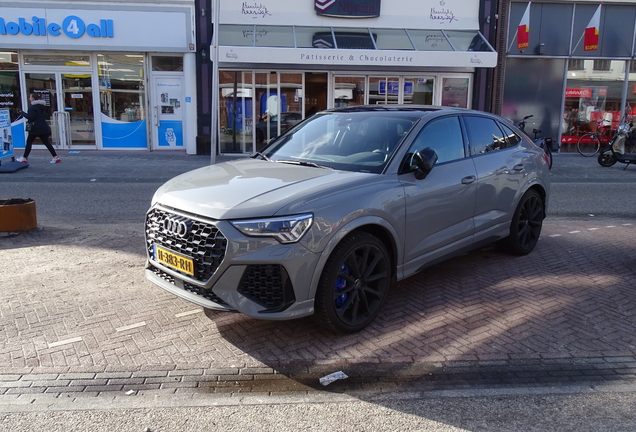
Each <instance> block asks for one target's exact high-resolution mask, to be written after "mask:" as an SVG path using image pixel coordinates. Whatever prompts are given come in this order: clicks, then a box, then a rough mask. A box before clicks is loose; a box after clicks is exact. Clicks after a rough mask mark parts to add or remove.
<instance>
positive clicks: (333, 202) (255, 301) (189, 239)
mask: <svg viewBox="0 0 636 432" xmlns="http://www.w3.org/2000/svg"><path fill="white" fill-rule="evenodd" d="M549 191H550V178H549V170H548V163H547V160H546V158H545V153H544V152H543V151H542V150H541V149H540V148H538V147H537V146H536V145H535V144H534V143H533V142H532V141H531V140H530V139H529V138H528V137H527V136H526V135H525V134H523V133H522V132H521V131H519V130H518V129H517V128H516V127H515V126H514V125H513V124H512V122H510V121H509V120H507V119H504V118H501V117H498V116H495V115H492V114H488V113H484V112H478V111H472V110H464V109H457V108H444V107H432V106H416V105H404V106H399V105H386V106H382V105H373V106H358V107H348V108H343V109H333V110H327V111H323V112H321V113H318V114H316V115H314V116H312V117H310V118H308V119H306V120H304V121H302V122H300V123H299V124H297V125H295V126H294V127H292V128H291V129H289V130H288V131H287V132H285V133H284V134H282V135H281V136H280V137H278V138H277V139H275V140H274V141H272V142H271V143H270V144H269V145H268V146H267V147H266V148H265V149H264V150H262V151H261V152H260V153H257V154H255V155H253V156H252V157H249V158H247V157H246V158H244V159H237V160H235V161H231V162H224V163H219V164H216V165H211V166H208V167H204V168H200V169H197V170H194V171H191V172H188V173H185V174H182V175H180V176H177V177H175V178H173V179H171V180H169V181H168V182H166V183H165V184H164V185H163V186H161V187H160V188H159V189H158V190H157V192H156V193H155V195H154V197H153V199H152V203H151V208H150V210H149V211H148V213H147V215H146V226H145V236H146V246H147V258H148V259H147V265H146V277H147V278H148V279H149V280H150V281H152V282H153V283H154V284H156V285H158V286H160V287H162V288H164V289H165V290H167V291H169V292H171V293H173V294H175V295H177V296H179V297H182V298H184V299H186V300H188V301H190V302H192V303H196V304H197V305H200V306H202V307H203V308H208V309H215V310H222V311H238V312H240V313H243V314H245V315H248V316H250V317H254V318H260V319H270V320H284V319H293V318H298V317H304V316H308V315H313V316H314V317H315V319H316V321H317V322H318V323H319V324H320V325H322V326H324V327H326V328H328V329H331V330H333V331H336V332H345V333H347V332H356V331H359V330H361V329H363V328H364V327H365V326H367V325H368V324H369V323H370V322H372V321H373V319H374V318H375V317H376V316H377V314H378V313H379V312H380V311H381V308H382V304H383V303H384V301H385V300H386V298H387V296H389V295H390V292H391V290H390V287H391V284H392V283H393V282H395V281H398V280H401V279H404V278H407V277H409V276H411V275H413V274H414V273H416V272H418V271H420V270H422V269H424V268H425V267H427V266H430V265H432V264H434V263H437V262H439V261H441V260H443V259H447V258H449V257H452V256H454V255H457V254H459V253H463V252H466V251H468V250H471V249H475V248H478V247H482V246H484V245H487V244H491V243H497V244H498V245H499V246H501V247H502V248H503V249H505V250H506V251H509V252H510V253H513V254H517V255H524V254H527V253H529V252H531V251H532V250H533V249H534V247H535V246H536V244H537V241H538V239H539V235H540V233H541V227H542V223H543V219H544V218H545V215H546V208H547V204H548V198H549ZM423 289H425V287H423Z"/></svg>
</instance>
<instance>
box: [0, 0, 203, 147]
mask: <svg viewBox="0 0 636 432" xmlns="http://www.w3.org/2000/svg"><path fill="white" fill-rule="evenodd" d="M71 3H74V5H73V4H71ZM15 5H16V3H15V1H10V2H9V1H0V47H2V50H3V51H17V52H19V53H20V58H22V57H23V56H24V54H25V53H28V54H36V55H38V54H46V53H54V54H56V55H60V54H62V55H63V54H64V53H65V52H68V53H70V54H79V53H81V54H89V55H90V56H91V72H92V76H93V85H92V92H93V94H92V100H93V111H94V112H95V113H96V115H95V137H96V147H97V148H100V149H101V148H103V146H102V140H101V137H102V127H101V121H99V120H100V117H99V113H100V111H101V110H100V85H101V86H102V89H103V83H101V82H99V80H98V78H97V77H98V76H99V75H98V64H97V61H96V58H97V56H96V54H97V53H100V54H108V53H121V54H128V53H141V54H143V55H144V56H145V62H144V63H145V65H146V66H145V70H144V78H145V81H144V87H145V89H146V95H147V97H146V104H147V106H146V107H145V110H146V113H148V115H147V122H148V124H149V126H148V128H152V127H156V116H154V117H153V115H152V114H154V113H156V112H157V109H156V107H155V106H153V104H154V103H155V101H156V100H157V98H156V97H155V95H154V94H153V88H152V82H153V81H152V80H153V72H152V68H151V59H152V57H151V56H152V55H164V56H182V55H183V57H184V61H183V63H184V67H183V69H184V70H183V73H181V74H180V75H181V76H182V77H183V79H184V82H185V85H184V100H183V101H182V104H181V107H183V111H182V112H181V117H182V118H183V143H184V145H183V146H182V147H181V148H185V149H186V151H187V153H192V154H194V153H196V143H195V141H196V89H195V88H194V85H192V84H191V83H193V82H196V68H195V60H194V59H195V57H194V56H195V51H194V47H195V45H194V42H195V39H194V21H193V19H194V18H193V17H194V11H193V4H192V2H187V3H186V2H173V3H170V4H169V3H165V2H157V3H139V4H135V3H128V4H121V3H118V4H116V5H115V4H107V3H104V2H99V3H91V2H81V3H80V2H64V3H61V2H37V3H36V2H24V3H23V2H20V7H19V8H17V7H15ZM20 68H21V72H22V73H21V76H24V72H25V71H29V70H35V69H36V68H34V67H33V66H29V65H25V64H23V63H22V62H21V63H20ZM37 70H38V71H41V70H42V67H41V66H40V67H38V68H37ZM60 70H62V68H58V69H55V68H54V67H51V71H52V72H58V73H59V72H60ZM66 73H70V71H67V72H66ZM22 93H23V94H22V101H23V105H26V101H28V96H27V94H26V93H27V89H26V88H25V84H24V83H22ZM22 108H23V109H25V110H26V108H27V106H23V107H22ZM150 132H151V130H150V129H149V130H148V133H149V134H150ZM153 147H155V148H156V146H154V145H153ZM122 148H126V146H122Z"/></svg>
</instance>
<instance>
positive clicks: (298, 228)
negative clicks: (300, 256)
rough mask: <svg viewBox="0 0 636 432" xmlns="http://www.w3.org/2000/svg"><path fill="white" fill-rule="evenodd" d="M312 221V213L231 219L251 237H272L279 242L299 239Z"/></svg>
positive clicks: (290, 241)
mask: <svg viewBox="0 0 636 432" xmlns="http://www.w3.org/2000/svg"><path fill="white" fill-rule="evenodd" d="M313 222H314V216H313V215H312V214H302V215H294V216H283V217H277V218H263V219H250V220H239V221H231V224H232V225H234V227H235V228H236V229H237V230H239V231H240V232H242V233H243V234H245V235H246V236H251V237H274V238H275V239H276V240H278V241H279V242H281V243H295V242H297V241H298V240H300V239H301V238H302V237H303V236H304V235H305V233H306V232H307V231H308V230H309V228H310V227H311V224H312V223H313Z"/></svg>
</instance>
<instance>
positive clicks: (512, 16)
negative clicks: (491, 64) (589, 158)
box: [493, 0, 636, 151]
mask: <svg viewBox="0 0 636 432" xmlns="http://www.w3.org/2000/svg"><path fill="white" fill-rule="evenodd" d="M503 7H504V9H503V13H502V15H503V17H505V18H506V19H507V23H506V24H507V25H506V26H505V31H506V32H507V37H506V43H505V46H504V47H502V48H503V49H504V50H505V51H504V52H505V54H504V55H503V56H501V57H502V62H503V63H504V64H505V66H504V68H503V70H504V74H505V77H504V78H503V80H502V82H503V85H502V86H501V87H500V90H501V92H502V96H501V98H499V100H500V102H501V103H500V105H499V106H497V107H495V109H493V111H495V112H498V113H500V114H502V115H504V116H506V117H509V118H512V119H513V120H519V119H521V118H522V117H524V116H526V115H533V118H532V119H530V122H529V127H528V130H532V128H536V129H540V130H542V131H543V134H544V135H546V136H552V137H554V138H557V137H558V139H559V140H560V142H561V149H562V151H572V150H574V147H575V144H576V142H577V141H578V139H579V137H580V136H581V135H583V134H584V133H586V132H590V131H598V132H600V133H601V134H603V135H605V136H607V137H611V136H612V135H613V133H614V132H615V131H616V128H617V127H618V125H619V123H620V122H621V121H632V120H633V118H634V115H635V114H636V62H634V58H635V56H636V44H635V40H636V3H629V2H624V1H611V0H610V1H604V2H598V1H545V2H544V1H538V0H534V1H532V2H528V1H519V2H516V1H512V2H507V3H505V4H503ZM500 52H501V51H500ZM495 99H497V98H495Z"/></svg>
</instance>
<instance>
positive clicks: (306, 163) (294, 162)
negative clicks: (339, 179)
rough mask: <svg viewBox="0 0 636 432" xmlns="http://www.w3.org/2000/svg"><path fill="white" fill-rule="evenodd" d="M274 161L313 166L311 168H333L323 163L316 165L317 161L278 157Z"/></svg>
mask: <svg viewBox="0 0 636 432" xmlns="http://www.w3.org/2000/svg"><path fill="white" fill-rule="evenodd" d="M276 162H280V163H286V164H292V165H301V166H308V167H313V168H329V169H333V168H331V167H328V166H325V165H318V164H317V163H314V162H307V161H296V160H281V159H278V160H277V161H276Z"/></svg>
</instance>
